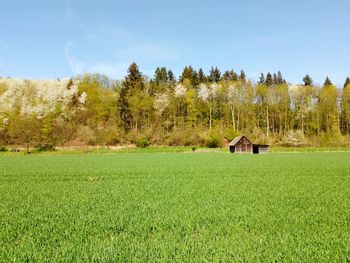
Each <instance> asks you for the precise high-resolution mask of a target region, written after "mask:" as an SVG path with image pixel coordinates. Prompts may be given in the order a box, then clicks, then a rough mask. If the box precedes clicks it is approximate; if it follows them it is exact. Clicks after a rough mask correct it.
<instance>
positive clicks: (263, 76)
mask: <svg viewBox="0 0 350 263" xmlns="http://www.w3.org/2000/svg"><path fill="white" fill-rule="evenodd" d="M258 83H259V84H264V83H265V75H264V73H261V74H260V77H259V81H258Z"/></svg>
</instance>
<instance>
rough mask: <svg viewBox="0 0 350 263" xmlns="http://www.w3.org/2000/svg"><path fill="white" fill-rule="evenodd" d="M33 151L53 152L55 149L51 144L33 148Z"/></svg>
mask: <svg viewBox="0 0 350 263" xmlns="http://www.w3.org/2000/svg"><path fill="white" fill-rule="evenodd" d="M34 151H36V152H51V151H55V147H54V146H53V145H51V144H40V145H38V146H36V147H35V149H34Z"/></svg>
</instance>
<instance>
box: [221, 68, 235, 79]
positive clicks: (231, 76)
mask: <svg viewBox="0 0 350 263" xmlns="http://www.w3.org/2000/svg"><path fill="white" fill-rule="evenodd" d="M222 78H223V79H224V80H231V81H237V79H238V76H237V73H236V72H234V71H233V69H231V70H226V71H225V73H224V74H223V75H222Z"/></svg>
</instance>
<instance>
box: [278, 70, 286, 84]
mask: <svg viewBox="0 0 350 263" xmlns="http://www.w3.org/2000/svg"><path fill="white" fill-rule="evenodd" d="M285 82H286V81H285V80H284V79H283V76H282V73H281V71H278V72H277V84H283V83H285Z"/></svg>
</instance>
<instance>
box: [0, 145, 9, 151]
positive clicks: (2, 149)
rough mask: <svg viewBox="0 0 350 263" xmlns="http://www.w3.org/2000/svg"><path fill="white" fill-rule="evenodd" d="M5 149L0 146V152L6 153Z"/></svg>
mask: <svg viewBox="0 0 350 263" xmlns="http://www.w3.org/2000/svg"><path fill="white" fill-rule="evenodd" d="M7 151H8V150H7V148H6V147H4V146H0V152H7Z"/></svg>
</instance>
